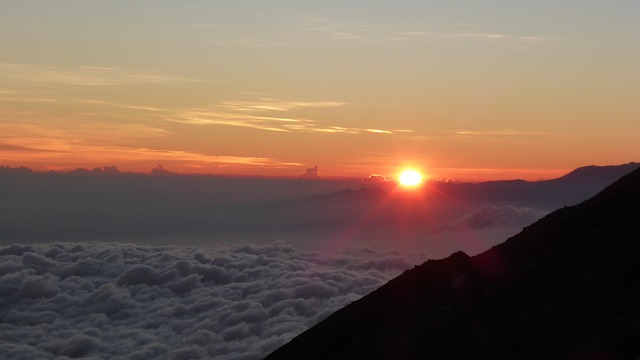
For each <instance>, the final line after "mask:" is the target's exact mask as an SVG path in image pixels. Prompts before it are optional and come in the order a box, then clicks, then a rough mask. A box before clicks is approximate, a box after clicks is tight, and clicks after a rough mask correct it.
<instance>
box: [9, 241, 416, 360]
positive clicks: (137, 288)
mask: <svg viewBox="0 0 640 360" xmlns="http://www.w3.org/2000/svg"><path fill="white" fill-rule="evenodd" d="M359 254H360V255H359ZM410 266H412V264H411V263H410V262H408V261H407V260H406V259H402V257H401V256H400V255H399V254H397V253H396V252H392V251H388V252H384V251H382V252H381V251H362V252H355V251H354V252H351V253H349V254H339V255H333V256H329V255H324V254H322V253H319V252H305V251H300V250H297V249H295V248H293V247H290V246H288V245H286V244H284V243H281V242H276V243H272V244H266V245H245V246H222V247H218V248H216V249H203V248H194V247H178V246H175V247H152V246H138V245H132V244H122V243H53V244H36V245H12V246H5V247H0V290H1V292H2V294H3V296H2V297H0V332H1V333H2V334H3V342H2V343H0V353H3V354H5V356H7V357H9V358H15V357H17V356H21V357H23V358H54V357H56V356H66V357H93V358H110V359H125V358H126V359H146V358H154V357H166V358H175V359H181V358H184V359H189V358H193V357H196V358H216V359H235V358H244V359H259V358H262V357H264V356H265V355H266V354H267V353H269V352H270V351H272V350H274V349H275V348H277V347H278V346H280V345H282V344H284V343H285V342H287V341H288V340H290V339H291V338H293V337H294V336H296V335H297V334H299V333H301V332H302V331H304V330H305V329H307V328H308V327H310V326H312V325H313V324H315V323H317V322H318V321H320V320H322V319H323V318H325V317H326V316H328V315H329V314H331V313H332V312H334V311H336V310H337V309H339V308H341V307H343V306H345V305H346V304H348V303H350V302H352V301H353V300H355V299H357V298H359V297H361V296H363V295H365V294H367V293H369V292H371V291H372V290H374V289H376V288H377V287H379V286H380V285H382V284H383V283H384V282H386V281H388V280H389V279H390V278H391V277H393V276H395V275H397V274H398V273H400V272H401V271H403V270H405V269H407V268H409V267H410Z"/></svg>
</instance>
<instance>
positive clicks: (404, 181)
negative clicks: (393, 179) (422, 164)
mask: <svg viewBox="0 0 640 360" xmlns="http://www.w3.org/2000/svg"><path fill="white" fill-rule="evenodd" d="M398 181H399V182H400V185H402V186H404V187H416V186H418V185H420V184H422V175H421V174H420V173H419V172H417V171H416V170H413V169H407V170H404V171H402V173H400V176H399V177H398Z"/></svg>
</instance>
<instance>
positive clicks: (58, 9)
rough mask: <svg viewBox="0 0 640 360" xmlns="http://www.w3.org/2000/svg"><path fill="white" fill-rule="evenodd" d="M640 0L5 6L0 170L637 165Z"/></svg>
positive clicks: (272, 172)
mask: <svg viewBox="0 0 640 360" xmlns="http://www.w3.org/2000/svg"><path fill="white" fill-rule="evenodd" d="M638 14H640V3H639V2H637V1H627V0H620V1H615V2H605V1H592V0H589V1H584V0H581V1H577V0H576V1H573V0H571V1H535V2H534V1H496V0H487V1H471V0H468V1H409V0H400V1H393V2H391V1H371V0H368V1H361V0H356V1H348V2H347V1H323V2H318V1H292V0H289V1H284V0H283V1H165V0H154V1H145V0H141V1H109V2H106V1H103V2H98V1H91V2H89V1H80V0H77V1H66V0H63V1H33V0H23V1H4V2H2V3H0V164H1V165H9V166H27V167H31V168H33V169H36V170H72V169H75V168H79V167H84V168H93V167H99V166H105V165H114V166H117V167H118V168H119V169H120V170H123V171H136V172H148V171H149V170H150V169H151V168H153V167H155V166H157V165H158V164H162V165H163V166H164V167H165V168H167V169H169V170H171V171H176V172H182V173H214V174H235V175H268V176H297V175H299V174H301V173H303V172H304V169H305V168H307V167H311V166H314V165H318V167H319V169H320V174H321V175H323V176H356V177H366V176H368V175H369V174H372V173H376V174H383V175H386V176H388V177H389V176H394V175H395V174H397V172H398V171H399V170H400V169H402V168H404V167H408V166H410V167H415V168H417V169H420V170H421V171H422V172H423V173H425V174H426V176H428V177H433V178H450V177H453V178H469V179H492V178H524V179H541V178H550V177H555V176H559V175H561V174H563V173H565V172H567V171H569V170H571V169H573V168H576V167H579V166H583V165H590V164H596V165H607V164H621V163H627V162H631V161H638V160H639V159H640V147H639V146H637V136H638V134H639V133H640V121H638V120H639V118H640V102H639V101H638V95H640V69H639V65H638V64H640V46H639V43H638V38H640V22H639V21H638Z"/></svg>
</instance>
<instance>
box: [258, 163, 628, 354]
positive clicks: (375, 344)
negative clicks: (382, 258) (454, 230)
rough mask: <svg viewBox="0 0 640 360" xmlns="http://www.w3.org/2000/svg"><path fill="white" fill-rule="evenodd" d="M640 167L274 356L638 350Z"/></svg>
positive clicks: (440, 263)
mask: <svg viewBox="0 0 640 360" xmlns="http://www.w3.org/2000/svg"><path fill="white" fill-rule="evenodd" d="M638 274H640V170H636V171H634V172H633V173H631V174H629V175H627V176H625V177H623V178H621V179H620V180H619V181H618V182H616V183H614V184H613V185H611V186H609V187H608V188H606V189H605V190H604V191H602V192H601V193H599V194H598V195H596V196H595V197H593V198H592V199H590V200H588V201H585V202H583V203H581V204H579V205H576V206H573V207H569V208H563V209H560V210H558V211H556V212H554V213H552V214H550V215H548V216H547V217H545V218H544V219H542V220H540V221H538V222H537V223H535V224H533V225H531V226H529V227H528V228H526V229H525V230H524V231H523V232H522V233H520V234H518V235H516V236H514V237H512V238H510V239H509V240H507V241H506V242H505V243H503V244H501V245H498V246H496V247H494V248H492V249H490V250H488V251H486V252H484V253H482V254H479V255H477V256H474V257H468V256H466V255H465V254H464V253H455V254H453V255H451V256H450V257H448V258H446V259H442V260H430V261H427V262H426V263H424V264H422V265H420V266H417V267H416V268H414V269H412V270H409V271H406V272H405V273H404V274H402V275H401V276H399V277H397V278H396V279H394V280H392V281H390V282H389V283H388V284H386V285H384V286H383V287H381V288H380V289H378V290H376V291H374V292H373V293H371V294H370V295H368V296H365V297H364V298H362V299H360V300H359V301H356V302H354V303H352V304H350V305H349V306H347V307H345V308H343V309H342V310H340V311H338V312H336V313H335V314H334V315H332V316H330V317H329V318H328V319H326V320H325V321H323V322H321V323H319V324H318V325H316V326H315V327H313V328H311V329H309V330H308V331H306V332H305V333H303V334H301V335H300V336H298V337H296V338H295V339H293V340H292V341H291V342H290V343H288V344H286V345H285V346H283V347H282V348H280V349H278V350H276V351H275V352H274V353H272V354H271V355H269V356H268V357H267V359H302V358H304V359H468V358H471V357H472V358H474V359H543V358H544V359H550V358H551V359H637V358H638V355H640V277H638Z"/></svg>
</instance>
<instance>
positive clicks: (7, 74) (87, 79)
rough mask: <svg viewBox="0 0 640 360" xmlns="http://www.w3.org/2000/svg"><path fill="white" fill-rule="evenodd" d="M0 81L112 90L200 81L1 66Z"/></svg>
mask: <svg viewBox="0 0 640 360" xmlns="http://www.w3.org/2000/svg"><path fill="white" fill-rule="evenodd" d="M0 80H3V81H6V82H21V83H32V84H33V83H35V84H56V85H76V86H114V85H123V84H137V83H150V84H165V83H172V82H185V81H189V82H190V81H200V80H195V79H190V78H186V77H180V76H173V75H167V74H162V73H154V72H149V71H142V70H135V69H123V68H110V67H90V66H84V67H52V66H40V65H32V64H13V63H0Z"/></svg>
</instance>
